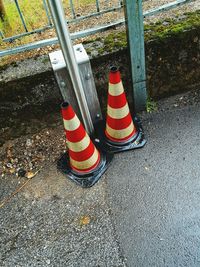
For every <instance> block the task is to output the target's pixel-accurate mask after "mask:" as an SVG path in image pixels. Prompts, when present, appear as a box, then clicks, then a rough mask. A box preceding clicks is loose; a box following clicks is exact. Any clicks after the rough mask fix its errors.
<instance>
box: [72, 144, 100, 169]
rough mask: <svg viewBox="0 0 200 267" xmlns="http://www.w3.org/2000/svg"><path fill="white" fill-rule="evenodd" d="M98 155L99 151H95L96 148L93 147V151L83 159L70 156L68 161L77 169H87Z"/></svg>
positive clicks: (95, 161) (94, 162) (93, 163)
mask: <svg viewBox="0 0 200 267" xmlns="http://www.w3.org/2000/svg"><path fill="white" fill-rule="evenodd" d="M98 157H99V152H98V151H97V149H96V148H95V150H94V153H93V154H92V156H91V157H90V158H89V159H87V160H84V161H76V160H74V159H72V158H70V163H71V165H72V166H74V167H75V168H77V169H79V170H85V169H89V168H91V166H93V165H95V164H96V163H97V160H98Z"/></svg>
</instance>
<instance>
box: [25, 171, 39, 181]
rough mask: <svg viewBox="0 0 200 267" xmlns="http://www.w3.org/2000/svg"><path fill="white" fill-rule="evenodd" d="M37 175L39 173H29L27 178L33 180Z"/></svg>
mask: <svg viewBox="0 0 200 267" xmlns="http://www.w3.org/2000/svg"><path fill="white" fill-rule="evenodd" d="M37 173H38V171H36V172H27V174H26V178H28V179H31V178H33V177H34V176H35V175H36V174H37Z"/></svg>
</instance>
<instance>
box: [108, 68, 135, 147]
mask: <svg viewBox="0 0 200 267" xmlns="http://www.w3.org/2000/svg"><path fill="white" fill-rule="evenodd" d="M105 135H106V137H107V138H108V140H110V141H111V142H114V143H127V142H129V140H130V139H132V138H133V137H134V136H135V135H137V130H136V128H135V126H134V124H133V120H132V117H131V114H130V110H129V106H128V103H127V100H126V95H125V93H124V88H123V85H122V81H121V78H120V73H119V70H118V69H117V68H112V69H111V71H110V73H109V88H108V105H107V118H106V130H105Z"/></svg>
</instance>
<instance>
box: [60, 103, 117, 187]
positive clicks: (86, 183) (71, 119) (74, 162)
mask: <svg viewBox="0 0 200 267" xmlns="http://www.w3.org/2000/svg"><path fill="white" fill-rule="evenodd" d="M61 112H62V117H63V122H64V128H65V134H66V139H67V141H66V142H67V147H68V155H67V153H65V154H64V155H62V157H61V158H60V159H59V161H58V169H60V170H61V171H62V172H64V173H65V174H67V175H68V176H69V178H70V179H71V180H73V181H75V182H76V183H78V184H79V185H81V186H83V187H90V186H92V185H93V184H94V183H96V182H97V181H98V180H99V178H100V177H101V175H102V174H103V173H104V172H105V170H106V169H107V167H108V164H109V163H110V161H111V159H112V155H111V154H108V153H102V152H101V151H100V150H99V149H98V148H96V146H95V145H94V143H93V142H92V140H91V139H90V137H89V136H88V134H87V133H86V131H85V129H84V127H83V125H82V123H81V122H80V120H79V119H78V117H77V116H76V114H75V112H74V110H73V108H72V106H71V105H70V104H69V103H68V102H64V103H62V106H61ZM96 145H98V144H96Z"/></svg>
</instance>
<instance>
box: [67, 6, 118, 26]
mask: <svg viewBox="0 0 200 267" xmlns="http://www.w3.org/2000/svg"><path fill="white" fill-rule="evenodd" d="M120 9H122V6H119V7H112V8H109V9H104V10H101V11H99V12H95V13H92V14H88V15H85V16H81V17H77V18H75V19H70V20H68V23H75V22H78V21H80V20H84V19H88V18H92V17H96V16H100V15H103V14H106V13H109V12H115V11H118V10H120Z"/></svg>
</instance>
